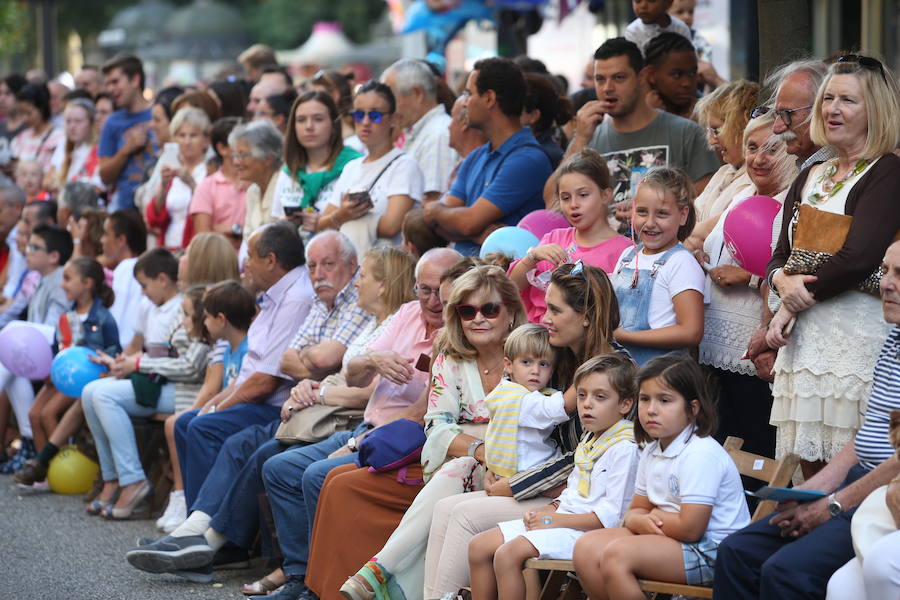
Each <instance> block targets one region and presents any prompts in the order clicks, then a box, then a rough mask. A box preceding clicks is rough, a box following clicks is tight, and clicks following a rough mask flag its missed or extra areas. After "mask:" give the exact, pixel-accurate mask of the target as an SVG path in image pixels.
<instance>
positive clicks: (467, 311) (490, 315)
mask: <svg viewBox="0 0 900 600" xmlns="http://www.w3.org/2000/svg"><path fill="white" fill-rule="evenodd" d="M502 306H503V304H502V303H499V302H486V303H485V304H482V305H481V306H474V305H472V304H457V305H456V314H458V315H459V318H460V319H462V320H463V321H471V320H472V319H474V318H475V315H477V314H478V313H479V312H480V313H481V314H482V315H483V316H484V318H485V319H496V318H497V317H499V316H500V308H501V307H502Z"/></svg>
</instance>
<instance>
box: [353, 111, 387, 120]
mask: <svg viewBox="0 0 900 600" xmlns="http://www.w3.org/2000/svg"><path fill="white" fill-rule="evenodd" d="M387 114H390V113H385V112H381V111H380V110H370V111H369V112H366V111H364V110H354V111H353V112H351V113H350V116H351V117H353V120H354V121H356V122H357V123H362V122H363V119H365V118H366V116H368V117H369V120H370V121H372V122H373V123H381V120H382V119H383V118H384V116H385V115H387Z"/></svg>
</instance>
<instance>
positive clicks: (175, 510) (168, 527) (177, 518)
mask: <svg viewBox="0 0 900 600" xmlns="http://www.w3.org/2000/svg"><path fill="white" fill-rule="evenodd" d="M166 515H168V518H167V519H166V520H165V521H163V523H162V525H160V529H162V530H163V531H164V532H166V533H172V532H173V531H175V529H177V528H178V526H179V525H181V524H182V523H184V522H185V520H186V519H187V504H186V503H185V501H184V492H183V491H179V492H177V495H174V493H173V495H170V496H169V506H168V507H166ZM166 515H164V516H166Z"/></svg>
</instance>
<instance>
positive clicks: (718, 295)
mask: <svg viewBox="0 0 900 600" xmlns="http://www.w3.org/2000/svg"><path fill="white" fill-rule="evenodd" d="M633 5H634V10H635V13H636V14H637V16H638V18H637V19H636V20H635V21H634V22H633V23H632V24H630V25H629V26H628V28H627V29H626V30H625V35H624V37H618V38H610V39H608V40H606V41H605V42H604V43H603V44H602V45H601V46H600V47H599V48H598V49H597V50H596V52H595V53H594V55H593V57H591V58H590V61H589V69H588V70H589V73H590V78H589V80H588V81H587V82H586V85H585V87H584V89H582V90H580V91H578V92H576V93H575V94H573V95H572V96H569V95H568V92H569V90H568V89H566V83H565V82H564V80H563V79H561V78H560V77H557V76H554V75H553V74H551V73H549V72H548V71H547V69H546V68H545V67H544V65H543V63H541V62H540V61H539V60H536V59H535V58H528V57H524V56H523V57H519V58H517V59H515V60H511V59H507V58H485V59H482V60H479V61H477V62H475V63H474V65H473V67H472V70H471V72H469V73H468V74H467V76H466V77H465V79H464V80H463V81H460V82H458V85H455V86H454V82H447V81H445V80H444V78H443V77H442V76H441V74H440V73H439V72H438V71H437V70H436V69H435V67H433V66H432V65H430V64H428V63H427V62H425V61H422V60H416V59H410V58H404V59H401V60H398V61H397V62H395V63H394V64H393V65H391V66H390V67H389V68H387V69H386V70H385V71H384V72H383V73H381V74H380V76H379V77H378V78H377V79H373V80H371V81H365V82H354V81H353V80H352V77H351V76H349V75H347V74H345V73H342V72H341V71H337V70H325V71H320V72H319V73H317V74H316V75H315V76H313V77H311V78H309V79H308V80H305V81H299V82H295V81H293V80H292V78H291V77H290V76H289V75H288V74H287V71H285V70H284V69H283V68H282V67H280V66H279V65H278V64H277V62H276V60H275V55H274V53H273V52H272V51H271V50H270V49H268V48H266V47H264V46H260V45H255V46H253V47H251V48H249V49H248V50H247V51H245V52H244V53H243V54H242V55H241V56H240V57H239V58H238V62H239V63H240V64H241V65H242V67H243V79H242V78H238V77H233V76H232V77H223V78H222V79H220V80H216V81H212V82H204V83H199V82H198V84H197V85H196V86H194V87H190V88H183V87H178V86H171V87H164V88H162V89H159V90H155V91H153V93H152V94H151V93H148V91H147V90H146V89H145V79H144V70H143V65H142V63H141V60H140V59H139V58H138V57H135V56H132V55H120V56H116V57H115V58H113V59H111V60H109V61H108V62H106V63H105V64H103V65H102V67H99V68H98V67H91V66H85V67H84V68H83V69H82V70H81V71H80V72H79V73H78V74H77V75H76V77H75V82H76V85H77V88H76V89H73V90H68V89H67V88H65V86H63V85H62V84H61V83H60V82H59V81H51V82H50V83H46V82H44V81H42V80H40V79H39V78H36V77H32V78H31V79H30V80H29V79H26V78H25V77H23V76H21V75H18V74H11V75H7V76H6V77H4V78H3V79H2V80H0V113H2V114H3V115H5V117H4V118H3V120H2V121H0V170H2V172H3V176H2V178H0V240H3V244H2V252H0V284H2V290H3V291H2V294H3V298H2V305H0V326H6V325H8V324H10V323H11V322H13V321H26V322H29V323H32V324H35V325H41V326H45V327H49V328H52V329H54V330H55V332H56V333H55V338H54V343H53V350H54V352H59V351H62V350H64V349H66V348H69V347H72V346H78V345H80V346H86V347H87V348H90V349H91V350H93V351H95V358H94V359H93V360H95V361H96V362H98V363H100V364H101V365H102V366H103V367H104V370H105V372H106V375H105V376H103V377H101V378H99V379H97V380H95V381H92V382H90V383H88V384H87V385H86V386H85V387H84V390H83V391H82V392H81V394H80V396H79V397H71V396H67V395H66V394H65V393H64V392H63V391H61V390H59V389H57V388H56V387H55V386H54V383H53V381H52V380H51V379H50V378H47V379H46V380H44V381H31V380H29V379H27V378H24V377H21V376H16V375H14V374H13V373H11V372H9V371H8V370H7V369H6V368H5V367H3V366H0V388H2V390H0V392H2V394H0V432H3V434H4V436H5V437H4V439H3V442H4V446H6V444H7V442H8V441H9V440H8V439H7V438H8V437H9V436H8V434H7V432H8V431H13V429H11V426H12V425H15V428H16V429H15V431H16V434H15V435H14V436H13V437H14V438H16V439H15V442H14V443H12V444H10V445H9V446H8V447H6V450H5V452H4V453H2V455H0V461H2V462H0V472H2V473H4V474H11V475H12V477H13V478H14V480H15V482H16V484H17V485H19V486H20V487H22V488H28V489H31V490H33V491H43V490H46V489H48V484H47V481H46V480H47V471H48V467H49V465H50V463H51V461H52V460H53V459H54V457H55V456H56V455H57V453H58V452H59V451H60V448H62V447H64V446H65V445H66V444H67V443H69V442H70V441H71V440H72V439H77V440H80V442H79V443H80V444H81V445H82V446H86V447H90V446H92V447H93V448H94V451H95V453H96V456H97V460H98V462H99V465H100V476H99V477H98V481H97V482H96V485H95V487H94V489H93V490H92V491H91V492H89V493H88V494H87V495H86V497H85V498H84V503H85V510H86V512H87V514H89V515H95V516H101V517H103V518H106V519H110V520H121V519H129V518H134V517H140V516H143V517H147V516H148V515H147V511H146V507H147V503H148V502H147V501H148V499H149V498H151V497H152V495H153V482H151V481H150V478H149V477H148V472H147V468H148V467H149V465H147V464H144V463H142V460H141V458H142V457H141V453H140V452H139V450H138V441H137V438H136V434H135V428H134V423H135V419H138V420H139V419H156V420H164V421H165V426H164V431H165V437H166V443H167V446H168V457H169V460H170V461H171V475H172V477H171V478H172V491H171V493H170V494H169V499H168V504H167V506H166V509H165V511H164V513H163V514H162V515H161V516H160V517H159V519H158V520H157V522H156V525H157V526H158V528H159V529H160V530H161V532H163V535H161V536H160V537H159V538H158V539H142V540H141V541H140V543H139V545H138V546H136V547H134V548H132V549H130V550H128V552H127V553H126V554H125V557H124V558H125V559H127V561H128V562H129V563H130V564H131V565H132V566H134V567H135V568H136V569H140V570H142V571H145V572H149V573H171V574H175V575H178V576H180V577H182V578H184V579H185V580H188V581H193V582H207V581H211V580H212V578H213V573H214V569H215V568H217V567H218V566H220V565H222V564H225V563H234V562H235V561H240V560H246V558H247V556H248V553H249V552H253V551H257V549H258V551H259V552H260V553H262V554H263V555H264V556H268V557H277V558H278V563H279V564H280V566H278V568H276V569H275V570H274V571H272V572H271V573H268V574H267V575H266V576H264V577H262V578H261V579H259V580H257V581H254V582H252V583H248V584H246V585H245V586H244V593H245V595H247V596H250V597H253V598H263V597H266V598H272V599H275V600H298V599H303V600H314V599H316V598H322V600H336V599H339V598H344V597H345V598H348V599H350V600H373V599H378V600H386V599H390V600H415V599H425V600H436V599H443V598H448V599H455V598H457V597H458V596H460V595H462V597H467V595H468V594H471V597H473V598H475V600H483V599H484V600H489V599H491V598H497V597H503V598H513V597H515V598H524V597H525V587H526V582H525V578H524V577H523V575H522V568H523V564H524V562H525V561H526V560H527V559H529V558H557V559H571V560H573V562H574V569H575V572H576V574H577V576H578V578H579V579H580V581H581V584H582V586H583V587H584V589H585V591H586V592H587V594H588V596H589V597H591V598H597V599H601V598H615V599H620V598H621V599H626V598H627V599H632V598H634V599H638V598H643V593H642V592H641V591H640V587H639V583H638V579H655V580H662V581H668V582H673V583H687V584H692V585H705V586H712V587H713V590H714V593H715V595H716V597H718V598H729V599H731V598H737V599H740V598H747V599H750V598H754V599H755V598H773V599H774V598H801V597H802V598H824V597H825V596H826V594H827V595H828V598H848V597H853V598H871V599H874V598H888V597H897V596H898V592H900V561H898V557H900V547H898V546H900V537H898V536H900V533H898V532H897V528H898V526H900V479H898V475H900V454H895V450H894V446H900V413H898V412H894V424H893V427H894V428H895V429H896V432H895V438H897V439H896V440H895V444H894V445H892V443H891V440H890V438H889V428H891V427H892V425H891V423H892V420H891V413H892V411H900V328H898V327H897V325H900V309H898V306H900V242H896V243H895V242H894V240H895V238H896V237H897V234H898V231H900V211H897V210H894V209H891V204H890V203H891V202H892V201H891V200H890V198H891V197H893V193H895V192H896V190H897V189H900V158H898V157H897V155H896V150H897V148H898V146H900V86H898V81H897V78H896V76H895V75H894V73H893V72H892V71H891V70H890V69H889V68H888V67H887V66H885V65H884V64H882V63H881V62H879V61H878V60H877V59H875V58H872V57H869V56H863V55H857V54H840V55H836V56H834V57H832V58H830V59H828V60H827V61H823V60H817V59H805V60H800V61H795V62H791V63H788V64H785V65H783V66H782V67H781V68H779V69H777V70H776V71H774V72H773V73H771V74H770V75H769V76H768V77H767V79H766V81H765V82H763V84H762V85H760V84H758V83H755V82H751V81H746V80H737V81H730V82H729V81H725V80H723V79H722V78H721V77H719V76H718V74H716V73H715V71H714V70H713V69H712V68H711V66H710V64H709V46H708V44H706V42H705V40H703V38H702V36H701V35H700V34H699V33H697V32H696V31H694V30H693V29H692V28H691V25H692V23H691V22H690V21H691V16H692V12H691V7H692V2H689V1H679V2H674V3H673V2H644V1H638V0H635V1H634V2H633ZM667 8H670V9H671V11H672V14H669V13H668V12H666V9H667ZM679 16H681V17H684V18H685V20H686V22H685V21H682V20H681V19H679ZM148 98H149V99H148ZM759 196H762V197H765V198H766V199H768V200H767V201H769V202H771V203H774V206H776V207H777V210H775V211H773V213H772V215H774V218H772V217H771V215H769V216H766V217H764V218H765V219H771V221H772V222H771V232H772V233H771V235H769V233H768V223H766V224H765V225H766V226H765V227H763V228H756V229H753V230H752V231H751V230H750V229H748V230H747V231H746V232H745V235H744V237H745V238H746V237H747V236H755V237H754V238H753V239H752V240H750V242H749V243H751V244H754V245H755V246H756V247H762V248H763V249H764V252H766V253H767V254H771V257H772V258H771V261H770V262H769V264H768V266H767V268H766V269H765V272H754V269H751V268H750V267H749V266H748V265H747V264H745V263H744V262H743V261H742V258H741V254H740V252H737V251H735V243H734V241H733V239H732V238H733V235H732V230H730V229H729V225H728V223H729V216H730V215H738V214H740V213H741V211H742V210H746V209H745V208H743V209H742V208H741V206H742V203H743V201H744V200H745V199H747V198H750V197H759ZM541 209H544V210H549V211H554V212H556V213H559V214H561V215H562V217H564V218H565V219H566V221H567V222H568V224H569V226H568V227H563V228H558V229H553V230H551V231H549V232H546V233H544V234H543V237H541V238H540V241H539V243H538V244H536V245H534V246H533V247H530V248H528V250H527V252H523V253H520V254H518V255H516V256H504V255H503V254H501V253H495V252H482V244H483V243H484V242H485V240H486V239H487V238H488V237H489V236H490V235H491V234H492V233H493V232H494V231H496V230H498V229H500V228H502V227H505V226H516V225H517V224H518V223H519V221H520V220H522V219H523V218H524V217H526V216H527V215H529V214H532V213H533V212H534V211H537V210H541ZM757 218H763V217H759V216H757ZM762 231H765V233H761V232H762ZM486 247H487V246H486ZM15 326H20V325H19V324H16V325H15ZM728 436H736V437H740V438H742V439H743V440H744V446H743V448H744V449H745V450H748V451H751V452H754V453H757V454H760V455H764V456H769V457H775V458H782V457H785V456H787V455H789V454H796V455H798V456H799V457H800V459H801V465H802V469H801V470H800V471H799V472H798V473H797V474H796V475H795V481H794V483H795V487H797V488H799V489H807V490H815V491H818V492H822V493H823V497H822V498H821V499H818V500H816V501H812V502H808V503H804V504H797V503H796V502H793V501H785V502H782V503H781V504H779V506H778V508H777V509H776V512H775V513H774V516H770V517H767V518H765V519H762V520H760V521H756V522H754V523H751V522H750V512H749V509H748V500H747V498H746V497H745V495H744V488H743V485H744V484H743V482H742V480H741V477H740V476H739V474H738V471H737V468H736V467H735V465H734V463H733V462H732V460H731V459H730V458H729V455H728V453H727V452H725V450H724V449H723V447H722V446H721V442H723V441H724V439H725V438H726V437H728ZM85 439H90V440H92V442H91V443H87V444H86V442H85ZM866 504H870V507H869V509H868V510H860V511H859V512H858V513H857V508H858V507H860V505H863V506H864V507H865V506H866ZM879 511H880V513H881V514H882V521H886V523H884V522H882V523H881V525H882V530H881V535H878V536H873V535H872V534H871V533H870V532H869V533H866V531H868V530H866V531H864V530H865V523H864V524H862V525H859V526H857V522H858V521H863V519H867V520H872V519H874V518H875V517H873V516H872V515H873V514H875V513H879ZM855 514H858V516H857V517H856V518H854V515H855ZM884 515H887V516H884ZM851 521H852V522H853V527H852V528H851ZM866 523H868V521H866ZM861 532H862V533H861Z"/></svg>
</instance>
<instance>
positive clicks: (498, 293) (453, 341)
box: [341, 266, 526, 599]
mask: <svg viewBox="0 0 900 600" xmlns="http://www.w3.org/2000/svg"><path fill="white" fill-rule="evenodd" d="M525 321H526V319H525V311H524V308H523V307H522V302H521V300H519V294H518V290H517V289H516V287H515V285H514V284H513V283H512V282H511V281H510V280H509V279H507V277H506V275H505V274H504V273H503V271H502V269H500V268H498V267H493V266H483V267H477V268H475V269H472V270H470V271H469V272H467V273H466V274H464V275H463V276H461V277H460V278H459V279H457V280H456V281H455V282H454V283H453V286H452V290H451V291H450V296H449V298H448V301H447V304H446V306H445V325H444V331H443V333H442V335H441V337H440V338H438V340H437V342H436V344H435V350H436V352H437V353H436V355H435V358H434V362H433V364H432V368H431V375H432V378H431V389H430V392H429V398H428V411H427V413H426V414H425V435H426V438H427V440H426V442H425V446H424V447H423V449H422V472H423V475H424V477H425V479H426V481H428V484H427V485H426V486H425V488H424V489H423V490H422V491H421V492H420V493H419V495H418V496H416V499H415V500H414V501H413V503H412V506H410V507H409V510H407V511H406V514H405V515H404V517H403V519H402V520H401V521H400V524H399V525H398V526H397V529H396V530H394V533H393V534H392V535H391V538H390V539H389V540H388V542H387V543H386V544H385V546H384V547H383V548H382V549H381V550H379V551H377V552H376V553H375V557H374V558H372V559H371V560H370V561H369V562H368V563H366V565H365V566H363V568H362V569H360V570H359V571H358V572H357V574H356V575H354V576H352V577H351V578H350V579H348V580H347V581H346V582H345V583H344V585H343V587H342V588H341V592H342V593H343V594H345V595H347V596H348V597H350V598H354V599H361V598H373V597H378V598H402V597H409V598H416V597H418V596H419V595H420V594H421V590H422V576H423V571H424V568H423V567H424V561H423V559H424V550H425V544H426V542H427V541H428V536H427V531H428V529H429V527H430V525H431V515H432V511H433V507H434V504H435V503H436V502H437V501H438V500H440V499H441V498H445V497H447V496H450V495H453V494H458V493H461V492H465V491H473V490H478V489H481V488H482V485H483V482H484V466H483V462H484V460H485V448H484V442H483V438H484V433H485V429H486V423H487V421H488V420H489V414H488V409H487V403H486V402H485V395H486V394H487V393H488V392H490V391H491V390H493V389H494V388H495V387H496V386H497V384H498V383H500V378H501V375H502V374H503V344H504V342H505V340H506V336H507V335H508V334H509V332H510V331H511V330H513V329H515V328H516V327H518V326H519V325H520V324H522V323H524V322H525Z"/></svg>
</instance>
